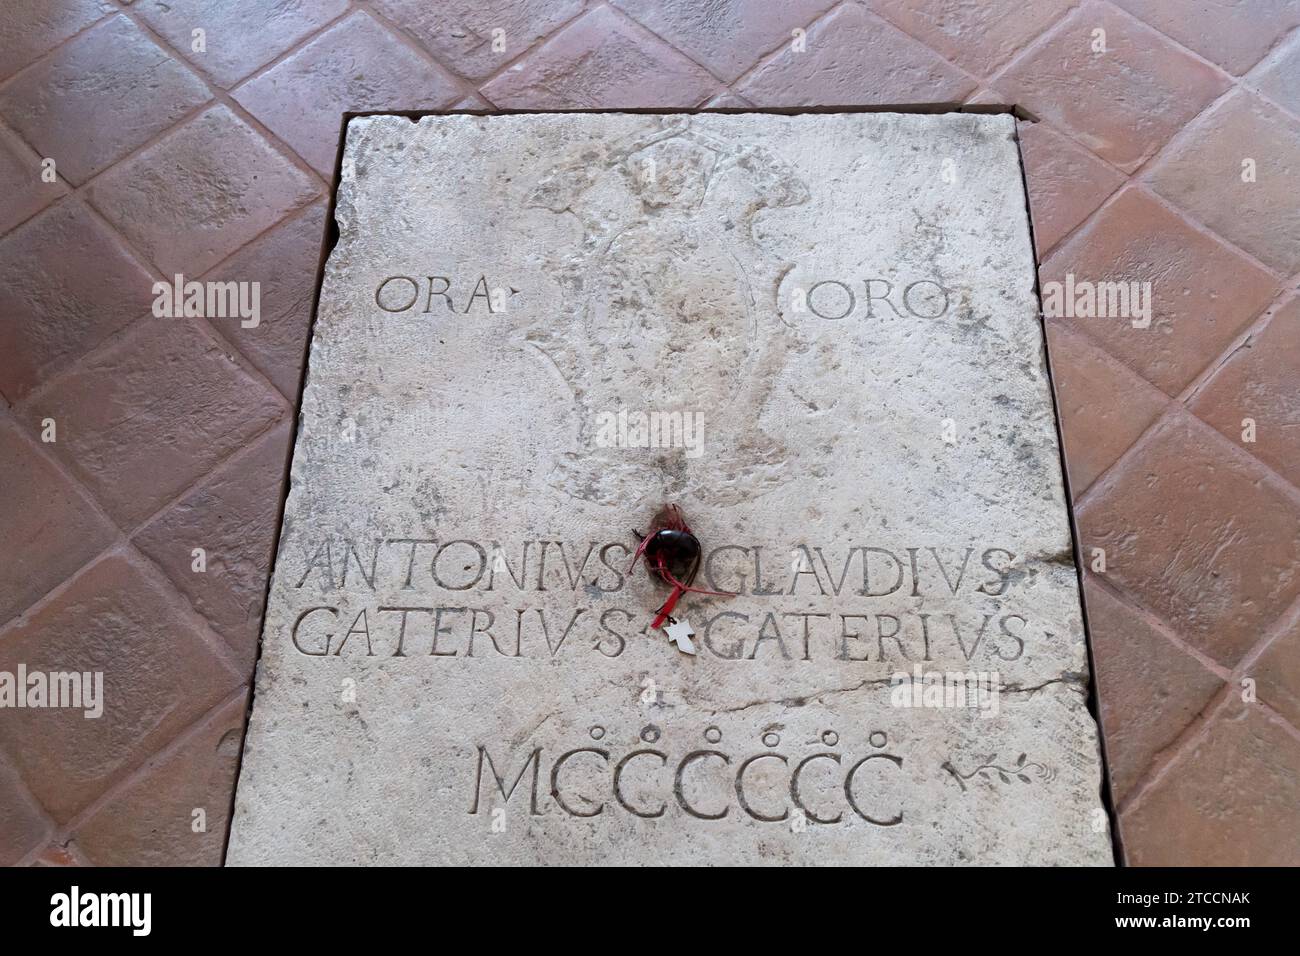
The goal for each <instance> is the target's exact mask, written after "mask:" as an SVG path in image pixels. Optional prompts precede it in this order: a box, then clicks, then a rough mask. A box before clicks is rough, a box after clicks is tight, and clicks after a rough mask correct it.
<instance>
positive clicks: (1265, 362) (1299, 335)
mask: <svg viewBox="0 0 1300 956" xmlns="http://www.w3.org/2000/svg"><path fill="white" fill-rule="evenodd" d="M1297 369H1300V299H1293V300H1292V301H1291V303H1290V304H1289V305H1288V306H1286V307H1285V308H1283V309H1282V310H1280V311H1279V312H1278V313H1277V314H1276V315H1274V316H1273V317H1272V318H1271V319H1269V321H1268V324H1267V325H1265V326H1264V328H1263V329H1261V330H1260V331H1259V332H1258V333H1256V334H1255V335H1252V336H1251V338H1250V340H1249V341H1247V342H1246V343H1245V344H1244V345H1243V346H1242V347H1241V348H1239V349H1237V350H1236V351H1234V352H1233V353H1232V355H1231V356H1230V357H1229V358H1228V359H1227V360H1226V361H1225V362H1224V363H1223V365H1222V366H1221V367H1220V368H1219V370H1218V371H1216V372H1215V373H1214V376H1213V377H1212V378H1211V379H1210V380H1209V381H1208V382H1206V383H1205V385H1204V386H1203V387H1202V388H1201V390H1200V391H1199V392H1197V394H1196V397H1195V398H1194V399H1193V400H1192V403H1191V409H1192V411H1194V412H1195V413H1196V414H1197V415H1198V416H1199V417H1200V418H1201V419H1202V420H1204V421H1207V422H1209V423H1210V424H1211V425H1213V426H1214V427H1215V428H1217V429H1218V430H1219V431H1220V432H1221V433H1222V434H1223V435H1224V436H1225V437H1226V438H1227V439H1228V440H1229V441H1232V442H1235V443H1237V444H1239V445H1240V446H1241V447H1242V448H1244V449H1245V450H1246V451H1248V452H1250V453H1251V454H1252V455H1254V456H1255V457H1257V458H1259V459H1260V460H1261V461H1264V462H1267V463H1268V464H1269V465H1271V466H1272V467H1273V468H1274V469H1275V470H1276V471H1277V472H1278V473H1279V474H1281V475H1282V476H1283V477H1284V478H1287V479H1289V480H1290V481H1291V483H1292V484H1293V485H1297V486H1300V388H1297V377H1298V376H1297ZM1247 418H1249V419H1251V420H1252V421H1253V422H1254V441H1253V442H1249V441H1246V440H1245V439H1244V437H1243V434H1244V430H1245V429H1246V428H1247V427H1248V426H1247V424H1246V422H1245V419H1247Z"/></svg>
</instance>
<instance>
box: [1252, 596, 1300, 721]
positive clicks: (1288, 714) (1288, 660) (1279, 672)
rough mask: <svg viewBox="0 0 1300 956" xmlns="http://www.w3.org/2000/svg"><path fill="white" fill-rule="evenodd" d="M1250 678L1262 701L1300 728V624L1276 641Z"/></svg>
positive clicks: (1293, 624)
mask: <svg viewBox="0 0 1300 956" xmlns="http://www.w3.org/2000/svg"><path fill="white" fill-rule="evenodd" d="M1246 676H1247V677H1252V678H1254V679H1255V682H1256V683H1255V690H1256V693H1257V694H1258V695H1259V699H1260V700H1261V701H1263V702H1264V703H1266V704H1268V705H1269V706H1270V707H1272V708H1274V709H1275V710H1277V711H1278V712H1279V713H1280V714H1281V715H1282V716H1283V717H1285V718H1286V719H1287V720H1289V721H1290V722H1291V726H1292V727H1300V622H1296V621H1294V620H1292V621H1291V623H1290V626H1289V627H1287V628H1286V630H1285V631H1284V632H1283V633H1282V634H1281V635H1279V636H1278V637H1277V638H1275V639H1274V640H1273V643H1271V644H1270V645H1269V646H1268V647H1267V648H1265V649H1264V653H1263V654H1261V655H1260V658H1259V660H1257V661H1256V662H1255V664H1254V666H1252V667H1251V668H1249V669H1248V670H1247V671H1246Z"/></svg>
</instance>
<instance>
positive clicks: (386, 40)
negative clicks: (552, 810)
mask: <svg viewBox="0 0 1300 956" xmlns="http://www.w3.org/2000/svg"><path fill="white" fill-rule="evenodd" d="M1297 27H1300V5H1297V4H1296V3H1295V2H1294V0H1241V2H1238V3H1235V4H1232V5H1223V4H1208V3H1202V2H1194V0H1115V2H1101V0H1082V2H1079V0H1036V2H1034V3H1025V2H1024V0H987V2H982V3H970V2H964V0H864V2H835V0H789V2H783V3H776V2H772V0H729V2H723V0H719V2H716V3H709V4H703V3H696V2H693V0H610V2H607V3H606V2H596V0H525V2H505V0H441V2H438V3H431V2H427V0H369V2H362V0H315V2H313V3H309V4H283V3H270V2H267V0H222V2H217V0H167V2H165V3H164V2H161V0H134V2H129V0H121V2H119V0H60V2H59V3H50V2H48V0H7V2H6V3H5V5H4V7H3V9H2V10H0V542H3V544H2V545H0V551H2V552H3V559H2V560H0V669H8V670H12V669H13V668H14V667H16V664H17V662H19V661H22V662H26V663H27V664H28V665H29V666H34V667H39V666H42V665H43V664H45V665H48V666H50V667H57V668H59V669H67V668H70V667H76V668H77V669H87V670H103V671H104V672H105V675H106V681H107V683H108V686H109V693H110V699H111V700H112V701H113V706H112V707H111V708H109V710H108V711H107V713H106V714H105V716H104V717H103V718H101V719H100V720H98V721H88V720H83V719H80V718H79V717H77V718H75V719H74V718H70V717H68V716H67V714H66V713H65V712H59V711H25V712H7V714H6V716H5V718H4V720H3V721H0V862H3V863H23V862H27V863H45V864H62V863H87V862H91V863H102V864H117V863H216V862H218V861H219V860H220V858H221V852H222V844H223V842H224V835H225V827H226V819H227V812H228V807H229V804H230V800H231V789H232V784H233V775H234V767H235V762H236V759H237V755H238V749H239V742H240V736H241V728H242V724H243V714H244V704H245V702H246V699H247V693H248V682H249V679H250V676H251V673H252V667H253V657H254V653H255V648H256V640H257V628H258V624H259V621H260V616H261V610H262V608H261V601H262V595H263V588H264V586H265V578H266V573H267V567H268V563H269V555H270V551H271V546H272V541H273V539H274V535H275V530H276V529H275V514H276V512H277V509H278V505H279V499H280V496H281V494H282V492H283V487H282V482H283V472H284V462H285V456H286V455H287V453H288V442H289V432H290V422H291V418H292V415H293V402H294V400H295V398H296V395H297V386H298V378H299V374H300V372H301V363H302V359H303V352H304V346H305V343H306V338H307V322H308V318H309V311H310V305H311V292H312V283H313V280H314V272H315V267H316V263H317V256H318V251H319V247H320V242H321V238H322V232H323V225H324V208H325V199H326V197H327V196H328V191H329V183H328V182H327V181H326V178H325V177H328V176H329V175H331V171H332V166H333V156H334V148H335V143H334V140H335V137H336V135H337V131H338V128H339V119H340V114H341V113H342V111H344V110H348V109H377V108H393V109H443V108H490V107H493V106H496V107H533V108H545V107H575V106H584V107H620V106H679V107H696V106H704V105H714V106H745V105H747V104H752V105H756V106H775V105H782V106H788V105H809V104H839V105H851V104H895V105H897V104H915V103H928V102H945V103H962V102H968V103H972V104H996V103H1004V104H1011V103H1014V104H1018V105H1019V106H1020V107H1021V108H1022V109H1023V110H1024V111H1025V112H1026V114H1028V115H1031V116H1033V117H1035V118H1037V119H1038V120H1039V122H1025V123H1022V124H1021V137H1022V144H1023V149H1024V155H1025V159H1026V164H1027V168H1028V179H1029V187H1030V195H1031V203H1032V207H1033V215H1034V222H1035V226H1036V238H1037V242H1038V246H1039V250H1038V251H1039V258H1040V261H1041V262H1042V278H1043V280H1044V281H1045V282H1046V281H1050V280H1053V279H1061V278H1063V277H1064V276H1065V275H1067V274H1073V275H1074V276H1075V277H1076V278H1078V279H1088V280H1091V281H1107V280H1119V279H1129V280H1138V281H1149V282H1151V283H1152V290H1153V298H1154V315H1153V318H1152V321H1151V323H1150V325H1149V326H1148V327H1146V328H1138V327H1134V326H1133V324H1132V323H1130V322H1128V321H1125V320H1115V319H1105V320H1103V319H1089V318H1049V319H1048V320H1047V322H1048V335H1049V341H1050V347H1051V361H1052V366H1053V372H1054V379H1055V382H1056V387H1057V391H1058V399H1059V405H1060V410H1061V415H1062V418H1063V427H1064V433H1065V445H1066V453H1067V457H1068V464H1069V471H1070V477H1071V483H1072V493H1073V495H1074V497H1075V501H1076V505H1077V517H1078V523H1079V527H1080V529H1081V533H1082V541H1081V544H1082V548H1083V554H1084V556H1085V558H1086V559H1087V561H1088V562H1089V563H1094V562H1098V563H1096V567H1097V568H1098V569H1100V568H1101V564H1100V563H1099V560H1100V556H1101V555H1100V551H1098V550H1096V549H1102V550H1104V561H1105V565H1104V571H1102V570H1096V571H1093V570H1090V571H1089V572H1088V575H1087V582H1086V583H1087V588H1086V592H1087V598H1088V605H1089V617H1090V621H1091V631H1092V639H1093V647H1094V653H1095V658H1096V662H1097V681H1098V687H1099V694H1100V699H1101V712H1102V718H1103V722H1104V726H1105V730H1106V740H1107V746H1108V751H1109V760H1110V770H1111V778H1112V787H1113V792H1114V796H1115V799H1116V801H1117V804H1118V808H1119V813H1120V823H1121V829H1122V833H1123V838H1124V843H1125V847H1126V851H1127V856H1128V859H1129V861H1130V862H1132V863H1137V864H1157V863H1185V864H1205V863H1231V864H1237V863H1243V864H1244V863H1291V864H1296V863H1300V825H1298V824H1300V729H1297V728H1298V727H1300V371H1297V369H1298V368H1300V298H1297V294H1296V293H1297V284H1298V283H1297V279H1298V278H1300V276H1297V271H1298V270H1300V200H1298V199H1297V197H1298V196H1300V30H1297ZM196 29H201V30H203V31H204V40H205V41H206V49H204V50H199V49H196V48H195V43H194V30H196ZM494 31H500V32H499V33H496V34H494ZM794 31H802V33H800V34H798V35H799V36H801V37H803V38H804V39H805V40H806V49H804V50H803V51H797V50H796V49H794V47H793V45H792V39H793V38H794V37H795V35H796V34H795V32H794ZM494 36H495V37H497V38H499V40H500V41H501V42H498V43H497V44H495V45H494V43H493V39H494ZM46 159H50V160H53V161H54V164H55V169H56V171H57V179H55V180H54V181H50V182H45V181H42V178H41V175H40V174H41V169H42V161H43V160H46ZM177 272H179V273H183V274H185V275H186V276H187V277H191V278H198V277H201V276H210V277H212V278H238V279H242V280H248V281H254V280H255V281H259V282H261V283H262V290H263V298H262V312H263V315H262V323H261V325H260V326H259V327H258V328H256V329H245V328H241V327H240V325H239V323H238V322H237V321H236V320H219V319H214V320H211V321H209V320H203V319H196V320H187V321H184V322H179V323H178V322H174V321H173V322H159V320H156V319H154V318H153V317H152V316H151V315H150V301H151V292H150V286H151V285H152V283H153V281H155V280H158V279H163V278H165V277H166V278H169V277H170V276H171V275H172V274H174V273H177ZM47 420H53V422H54V423H55V428H56V434H55V437H56V439H57V440H55V441H46V440H44V438H45V437H48V436H47V435H46V431H47V427H46V422H47ZM194 548H203V549H204V550H205V552H206V559H207V570H206V571H205V572H202V573H198V572H195V571H194V570H193V568H192V562H193V557H192V550H193V549H194ZM197 811H203V812H202V814H198V813H197ZM200 817H201V818H202V823H203V825H202V827H199V826H198V825H197V824H196V822H195V821H196V820H197V819H199V818H200Z"/></svg>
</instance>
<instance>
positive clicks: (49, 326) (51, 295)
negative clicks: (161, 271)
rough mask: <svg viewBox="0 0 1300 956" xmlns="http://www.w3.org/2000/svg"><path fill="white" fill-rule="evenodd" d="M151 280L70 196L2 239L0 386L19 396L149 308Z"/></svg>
mask: <svg viewBox="0 0 1300 956" xmlns="http://www.w3.org/2000/svg"><path fill="white" fill-rule="evenodd" d="M153 281H154V280H153V278H152V277H151V276H150V275H149V273H148V272H147V271H145V269H144V268H143V267H142V266H141V265H140V263H139V262H138V261H137V260H136V259H135V257H134V256H132V255H131V254H130V253H129V252H127V250H126V249H125V248H124V247H123V246H122V243H121V241H120V240H119V239H117V238H116V237H115V236H114V235H113V234H112V232H111V231H110V230H108V229H106V228H105V227H104V226H103V225H102V224H101V223H100V222H99V220H98V219H96V218H95V216H94V215H93V214H91V212H90V211H89V210H87V209H86V208H85V207H84V206H83V205H81V204H80V203H79V202H77V201H75V200H70V201H67V202H63V203H60V204H59V205H58V206H57V207H55V208H53V209H48V210H46V211H45V212H43V213H41V214H40V215H39V216H37V217H36V218H35V219H32V220H29V221H28V222H26V223H24V224H23V225H22V226H20V227H19V228H18V229H16V230H14V231H13V232H11V233H10V234H9V235H7V236H5V237H4V238H3V239H0V315H3V316H4V317H5V319H4V321H0V392H4V394H5V395H6V396H8V398H9V400H10V401H18V400H20V399H21V398H22V397H23V396H25V395H26V394H27V393H28V392H30V391H31V390H32V389H33V388H35V387H36V386H38V385H40V384H41V383H43V382H45V381H48V380H49V379H50V378H51V377H53V375H54V374H56V373H57V371H58V370H59V369H61V368H63V367H66V366H67V365H68V363H69V362H71V361H72V360H74V359H76V358H77V357H78V356H80V355H82V354H84V353H85V352H87V351H89V350H90V349H92V348H94V347H95V346H96V345H98V344H99V343H100V342H102V341H103V340H104V339H106V338H108V336H110V335H112V334H113V333H114V332H116V331H117V330H118V329H121V328H124V327H125V326H126V325H127V324H129V323H131V322H134V321H135V320H136V319H139V318H140V317H142V316H145V315H148V314H149V309H150V305H151V304H152V302H153V293H152V291H151V290H152V286H153Z"/></svg>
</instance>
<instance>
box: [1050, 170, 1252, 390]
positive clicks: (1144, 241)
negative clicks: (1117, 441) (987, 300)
mask: <svg viewBox="0 0 1300 956" xmlns="http://www.w3.org/2000/svg"><path fill="white" fill-rule="evenodd" d="M1070 275H1072V276H1073V277H1074V281H1075V283H1076V288H1078V283H1081V282H1088V283H1092V284H1094V287H1095V286H1096V285H1098V284H1100V283H1104V282H1126V283H1127V282H1139V283H1141V282H1149V283H1151V285H1150V304H1151V315H1150V325H1149V326H1148V327H1146V328H1141V327H1135V326H1134V325H1133V322H1134V320H1135V317H1124V316H1119V317H1110V316H1107V317H1092V318H1086V317H1080V316H1078V315H1077V314H1076V315H1075V316H1073V317H1070V316H1068V315H1067V316H1066V321H1067V324H1072V325H1074V326H1075V327H1076V328H1079V329H1082V330H1083V331H1085V332H1087V333H1088V335H1090V336H1091V337H1092V338H1093V339H1094V340H1095V341H1097V342H1100V343H1101V345H1102V346H1103V347H1104V348H1105V349H1106V350H1107V351H1108V352H1110V353H1111V355H1113V356H1115V357H1116V358H1118V359H1119V360H1120V361H1122V362H1124V363H1125V364H1126V365H1128V366H1129V367H1130V368H1132V369H1135V370H1136V371H1137V372H1138V373H1140V374H1141V375H1142V377H1143V378H1145V379H1146V380H1147V381H1149V382H1150V383H1151V384H1153V385H1155V386H1157V387H1159V388H1161V389H1162V390H1164V391H1165V392H1166V393H1167V394H1169V395H1171V396H1173V395H1178V393H1179V392H1181V391H1182V390H1183V389H1184V388H1186V387H1187V385H1189V384H1190V383H1191V382H1192V380H1193V379H1194V378H1196V376H1197V375H1198V374H1199V373H1200V372H1201V371H1202V369H1204V368H1205V367H1206V366H1208V365H1209V364H1210V363H1211V362H1212V361H1214V360H1215V359H1216V358H1217V357H1218V356H1219V355H1220V354H1221V353H1222V352H1223V350H1224V349H1226V348H1227V347H1228V345H1229V344H1230V343H1231V342H1232V340H1233V338H1234V337H1235V336H1236V335H1237V333H1238V332H1240V331H1241V330H1242V329H1243V328H1245V326H1246V325H1247V324H1248V323H1249V322H1250V321H1251V320H1252V319H1253V318H1254V317H1255V316H1256V315H1257V314H1258V313H1259V312H1260V311H1261V310H1262V309H1263V308H1264V307H1265V306H1266V305H1268V303H1269V302H1271V301H1272V299H1273V298H1274V296H1275V295H1276V293H1277V290H1278V283H1277V281H1276V280H1275V279H1274V278H1273V277H1271V276H1270V275H1269V274H1268V273H1267V272H1265V271H1264V270H1263V269H1260V268H1259V267H1257V266H1255V265H1252V264H1251V263H1250V261H1249V260H1247V259H1245V258H1244V257H1243V256H1240V255H1238V254H1237V253H1236V252H1234V251H1232V250H1231V249H1229V248H1228V247H1227V246H1225V245H1224V244H1223V243H1221V242H1218V241H1217V240H1216V239H1214V238H1212V237H1210V236H1207V235H1205V234H1204V233H1203V232H1200V231H1198V230H1196V229H1195V228H1193V227H1192V226H1191V225H1189V224H1188V223H1187V222H1185V221H1184V220H1183V219H1182V218H1181V217H1179V216H1178V215H1176V214H1175V213H1173V212H1171V211H1169V210H1168V209H1167V208H1165V207H1164V206H1163V205H1161V204H1160V203H1159V202H1158V201H1156V200H1155V199H1153V198H1151V197H1150V196H1147V195H1144V194H1143V193H1142V191H1141V190H1138V189H1132V188H1130V189H1127V190H1126V191H1125V192H1123V193H1121V194H1120V195H1119V197H1118V198H1117V199H1116V200H1115V201H1114V202H1112V203H1111V204H1110V205H1108V206H1107V207H1106V208H1105V209H1103V210H1102V211H1101V212H1099V213H1098V214H1097V216H1095V217H1094V218H1093V219H1092V221H1091V222H1089V223H1088V224H1087V225H1086V226H1084V228H1083V229H1082V230H1080V231H1079V232H1076V233H1075V234H1074V235H1073V236H1071V237H1070V239H1069V240H1067V241H1066V242H1065V243H1064V244H1062V245H1060V246H1058V247H1057V248H1056V250H1055V251H1054V252H1053V253H1052V255H1051V256H1050V257H1049V258H1048V259H1047V261H1046V262H1045V263H1043V265H1042V267H1041V268H1040V269H1039V277H1040V280H1041V283H1042V285H1043V291H1044V295H1045V296H1046V295H1047V294H1048V293H1049V292H1050V291H1051V290H1050V289H1049V288H1048V285H1047V284H1048V283H1050V282H1056V283H1060V284H1061V285H1060V288H1061V290H1062V295H1063V297H1064V290H1065V283H1066V282H1067V276H1070ZM1077 295H1078V293H1077V292H1076V301H1077ZM1051 308H1052V306H1051V302H1050V301H1049V300H1048V299H1046V298H1045V300H1044V309H1045V310H1049V309H1051ZM1060 311H1064V309H1061V310H1060ZM1136 320H1137V321H1138V322H1139V323H1141V321H1142V319H1141V318H1136ZM1053 321H1060V319H1057V318H1053V317H1051V316H1049V318H1048V322H1049V323H1050V322H1053Z"/></svg>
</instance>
